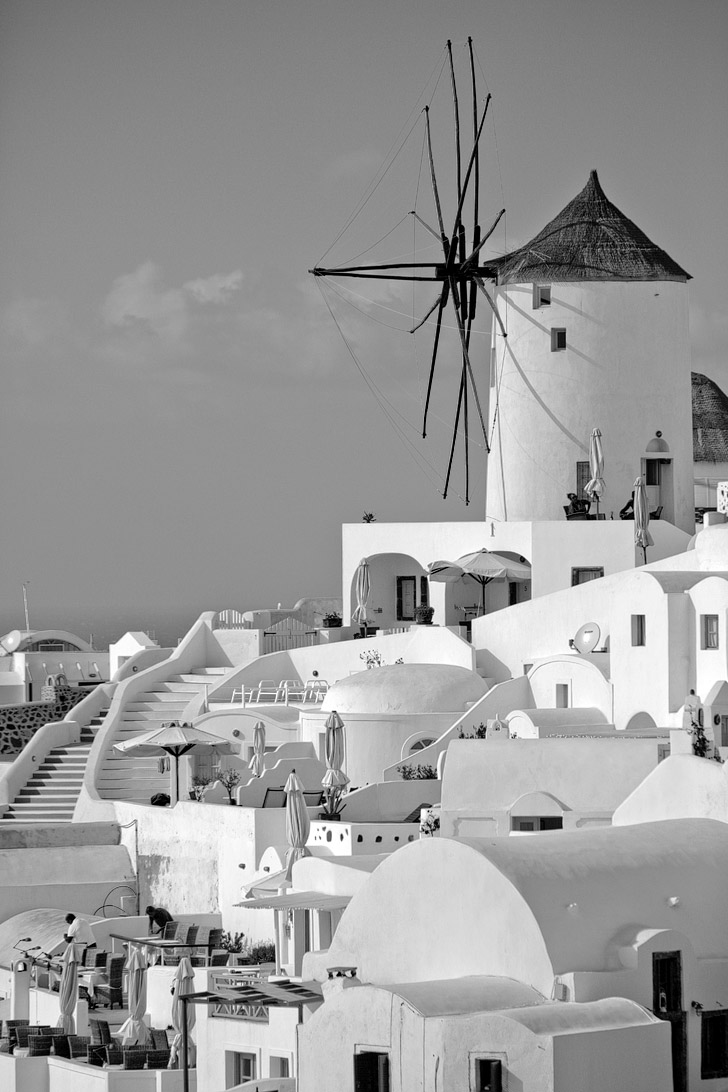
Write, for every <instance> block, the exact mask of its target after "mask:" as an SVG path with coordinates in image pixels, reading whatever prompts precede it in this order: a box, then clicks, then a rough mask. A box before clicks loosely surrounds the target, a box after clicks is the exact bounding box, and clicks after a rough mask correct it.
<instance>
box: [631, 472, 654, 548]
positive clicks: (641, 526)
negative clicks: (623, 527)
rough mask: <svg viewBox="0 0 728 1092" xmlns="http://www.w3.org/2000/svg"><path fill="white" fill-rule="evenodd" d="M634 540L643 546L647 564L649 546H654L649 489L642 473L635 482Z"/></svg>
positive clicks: (636, 543)
mask: <svg viewBox="0 0 728 1092" xmlns="http://www.w3.org/2000/svg"><path fill="white" fill-rule="evenodd" d="M633 504H634V541H635V545H636V546H641V547H642V556H643V558H644V561H645V564H647V547H648V546H654V541H653V539H652V535H651V534H650V506H649V504H648V503H647V489H646V488H645V481H644V478H643V477H642V476H641V475H640V477H639V478H637V480H636V481H635V483H634V500H633Z"/></svg>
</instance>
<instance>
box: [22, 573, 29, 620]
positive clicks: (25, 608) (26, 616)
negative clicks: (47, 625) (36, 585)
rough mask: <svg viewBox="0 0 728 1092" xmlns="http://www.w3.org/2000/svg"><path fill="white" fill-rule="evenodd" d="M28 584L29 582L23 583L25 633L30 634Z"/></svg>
mask: <svg viewBox="0 0 728 1092" xmlns="http://www.w3.org/2000/svg"><path fill="white" fill-rule="evenodd" d="M28 584H30V581H29V580H25V581H23V608H24V610H25V631H26V633H30V620H29V618H28Z"/></svg>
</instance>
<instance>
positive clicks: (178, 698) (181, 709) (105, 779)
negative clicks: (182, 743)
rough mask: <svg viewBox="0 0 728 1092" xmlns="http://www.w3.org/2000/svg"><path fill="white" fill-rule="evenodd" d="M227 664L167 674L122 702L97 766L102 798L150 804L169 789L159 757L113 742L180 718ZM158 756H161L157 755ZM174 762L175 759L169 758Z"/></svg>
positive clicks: (97, 785)
mask: <svg viewBox="0 0 728 1092" xmlns="http://www.w3.org/2000/svg"><path fill="white" fill-rule="evenodd" d="M229 670H230V668H226V667H200V668H193V669H192V671H191V672H190V673H189V674H183V675H170V677H169V678H168V679H166V680H165V681H164V682H160V683H156V684H155V687H154V689H153V690H148V691H146V692H144V693H142V694H138V695H137V696H136V698H135V699H134V701H130V702H127V703H126V705H125V706H124V710H123V714H122V719H121V721H120V722H119V724H118V725H117V729H116V732H115V735H114V739H113V740H112V741H111V742H110V743H109V747H108V749H107V751H106V754H105V756H104V759H103V761H102V763H101V765H100V767H99V773H98V780H97V784H96V788H97V790H98V793H99V796H101V797H102V798H103V799H105V800H130V801H134V802H136V803H140V804H149V803H150V801H151V798H152V796H154V794H155V793H158V792H161V793H169V788H170V773H169V771H164V772H161V771H160V768H159V758H156V757H149V758H145V757H141V756H138V755H125V754H120V753H119V752H118V751H115V750H114V748H113V744H114V743H121V742H122V740H126V739H130V738H131V737H132V736H138V735H141V734H142V733H143V732H151V731H152V730H153V729H154V728H161V727H162V725H163V724H164V723H165V722H166V721H169V720H178V721H180V722H181V721H183V720H185V719H190V718H185V711H186V709H187V706H188V705H189V703H190V701H191V700H192V699H193V698H195V697H197V696H201V695H202V694H203V693H204V689H205V686H208V687H210V688H212V686H215V685H217V684H218V683H219V682H220V680H221V679H222V678H223V677H224V676H225V675H226V674H227V673H228V671H229ZM160 757H161V756H160ZM170 761H171V762H172V763H174V759H170Z"/></svg>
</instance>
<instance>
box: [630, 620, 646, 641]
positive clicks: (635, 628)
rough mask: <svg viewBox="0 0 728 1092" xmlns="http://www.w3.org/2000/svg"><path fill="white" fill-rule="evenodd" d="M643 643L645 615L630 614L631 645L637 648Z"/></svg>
mask: <svg viewBox="0 0 728 1092" xmlns="http://www.w3.org/2000/svg"><path fill="white" fill-rule="evenodd" d="M644 643H645V616H644V614H633V615H632V645H633V646H634V647H635V648H637V647H638V646H639V645H644Z"/></svg>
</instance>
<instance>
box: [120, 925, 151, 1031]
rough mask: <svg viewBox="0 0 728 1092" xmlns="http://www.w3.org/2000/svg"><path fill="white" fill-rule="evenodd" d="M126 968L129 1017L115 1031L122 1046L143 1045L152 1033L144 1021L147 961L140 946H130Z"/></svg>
mask: <svg viewBox="0 0 728 1092" xmlns="http://www.w3.org/2000/svg"><path fill="white" fill-rule="evenodd" d="M126 970H127V971H128V972H129V986H128V990H129V1019H128V1020H126V1021H125V1022H124V1023H123V1024H122V1025H121V1027H120V1028H119V1030H118V1032H117V1036H118V1038H119V1039H121V1041H122V1043H123V1044H124V1046H134V1045H135V1044H137V1043H138V1044H139V1046H143V1045H144V1044H145V1043H148V1042H150V1040H151V1038H152V1034H151V1032H150V1030H149V1028H148V1027H147V1025H146V1024H145V1023H144V1013H145V1012H146V1008H147V961H146V959H145V958H144V953H143V952H142V950H141V948H138V947H137V946H136V945H133V946H132V949H131V952H130V954H129V959H128V960H127V964H126Z"/></svg>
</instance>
